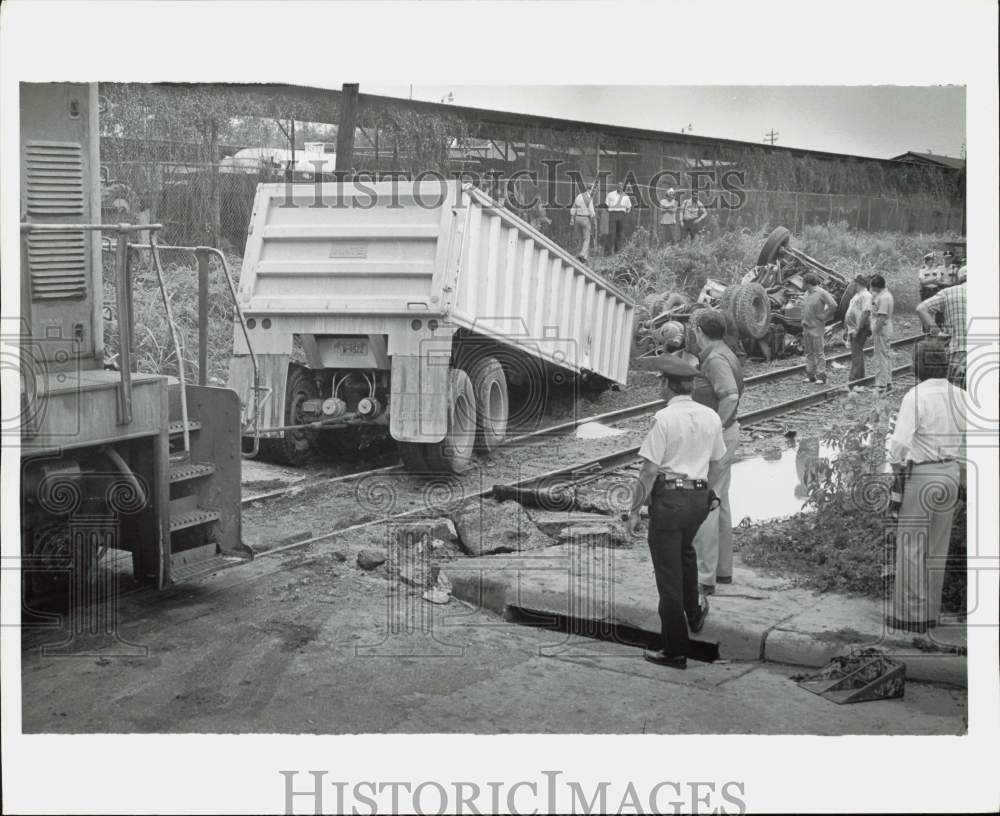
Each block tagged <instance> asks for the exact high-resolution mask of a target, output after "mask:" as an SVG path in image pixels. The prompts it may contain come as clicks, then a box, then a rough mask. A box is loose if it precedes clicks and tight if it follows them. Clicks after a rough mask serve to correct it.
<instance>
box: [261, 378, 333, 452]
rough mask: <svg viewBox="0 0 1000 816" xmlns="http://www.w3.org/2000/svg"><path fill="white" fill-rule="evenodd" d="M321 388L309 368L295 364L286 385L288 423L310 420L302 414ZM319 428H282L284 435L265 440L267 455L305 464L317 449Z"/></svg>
mask: <svg viewBox="0 0 1000 816" xmlns="http://www.w3.org/2000/svg"><path fill="white" fill-rule="evenodd" d="M318 396H319V392H318V391H317V390H316V383H315V382H313V378H312V376H311V375H310V372H309V369H307V368H303V367H302V366H297V365H295V366H291V367H290V368H289V370H288V386H287V387H286V388H285V425H301V424H303V423H305V422H307V421H308V418H306V417H305V416H304V415H303V414H302V406H303V404H304V403H305V401H306V400H311V399H316V398H317V397H318ZM316 434H317V431H315V430H314V429H311V428H296V429H295V430H289V431H282V432H281V436H280V437H277V438H269V439H266V440H264V439H262V440H261V452H262V454H263V455H264V458H267V459H271V460H273V461H275V462H278V463H279V464H283V465H291V466H292V467H301V466H302V465H304V464H305V463H306V462H308V461H309V460H310V459H311V458H312V456H313V453H314V446H315V444H316Z"/></svg>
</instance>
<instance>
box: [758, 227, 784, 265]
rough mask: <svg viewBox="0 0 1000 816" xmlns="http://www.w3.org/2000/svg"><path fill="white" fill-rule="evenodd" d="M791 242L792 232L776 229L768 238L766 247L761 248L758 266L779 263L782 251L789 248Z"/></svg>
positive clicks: (765, 243)
mask: <svg viewBox="0 0 1000 816" xmlns="http://www.w3.org/2000/svg"><path fill="white" fill-rule="evenodd" d="M791 240H792V233H791V231H789V230H788V229H786V228H785V227H776V228H775V229H774V230H773V231H772V232H771V234H770V235H768V236H767V239H766V240H765V241H764V246H762V247H761V248H760V255H758V256H757V266H766V265H767V264H771V263H774V262H775V261H777V260H778V255H779V254H780V252H781V250H782V249H784V248H785V247H786V246H788V243H789V241H791Z"/></svg>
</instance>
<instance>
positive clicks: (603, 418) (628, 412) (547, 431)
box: [242, 334, 923, 507]
mask: <svg viewBox="0 0 1000 816" xmlns="http://www.w3.org/2000/svg"><path fill="white" fill-rule="evenodd" d="M922 338H923V335H922V334H914V335H910V336H908V337H902V338H900V339H899V340H894V341H893V342H892V343H891V344H890V347H891V348H894V349H895V348H900V347H902V346H906V345H909V344H911V343H915V342H917V341H918V340H920V339H922ZM870 350H871V347H869V348H867V349H866V351H870ZM850 358H851V353H850V352H845V353H842V354H835V355H834V356H832V357H827V358H826V361H827V362H828V363H834V362H840V361H843V360H849V359H850ZM906 368H907V367H906V366H904V367H903V368H902V369H901V370H905V369H906ZM804 371H805V363H800V364H798V365H793V366H786V367H785V368H779V369H775V370H774V371H765V372H763V373H761V374H755V375H753V376H751V377H747V378H746V379H745V380H744V385H745V386H747V387H751V386H755V385H759V384H762V383H768V382H774V381H776V380H781V379H784V378H785V377H790V376H792V375H794V374H798V373H801V372H804ZM871 379H872V378H871V377H869V378H866V379H865V380H861V381H859V383H857V384H860V383H863V382H868V381H870V380H871ZM843 387H844V386H843V385H837V386H832V387H831V388H828V389H825V390H822V391H816V392H814V393H812V394H809V395H807V396H805V397H801V398H799V399H801V400H803V402H802V405H803V406H805V405H811V404H817V403H821V402H825V401H826V400H827V399H830V396H829V395H830V394H831V393H835V392H837V391H839V390H842V389H843ZM824 395H826V396H824ZM793 402H795V400H792V401H790V402H788V403H779V404H777V405H775V406H772V407H770V408H762V409H759V410H758V411H752V412H748V413H747V414H746V415H744V416H743V417H740V418H739V419H740V423H741V424H742V425H744V427H746V426H748V425H750V424H752V423H755V422H761V421H763V420H765V419H768V418H771V417H773V416H777V415H778V414H781V413H786V412H787V410H788V409H787V408H783V406H786V405H790V404H791V403H793ZM665 404H666V403H664V401H663V400H659V399H657V400H651V401H649V402H643V403H640V404H638V405H631V406H629V407H627V408H618V409H615V410H614V411H607V412H605V413H603V414H595V415H593V416H586V417H578V418H576V419H571V420H567V421H566V422H560V423H557V424H555V425H548V426H546V427H544V428H538V429H537V430H534V431H529V432H527V433H523V434H518V435H517V436H512V437H508V438H507V439H506V440H504V442H503V443H502V444H503V445H514V444H520V443H524V442H531V441H534V440H540V439H545V438H548V437H550V436H553V435H556V434H562V433H570V432H572V431H574V430H576V429H577V428H579V427H580V426H581V425H583V424H585V423H589V422H598V423H604V424H609V423H614V422H624V421H626V420H629V419H636V418H638V417H643V416H649V415H650V414H654V413H656V411H658V410H659V409H660V408H662V407H663V406H664V405H665ZM403 470H404V467H403V465H402V464H396V465H386V466H384V467H379V468H374V469H372V470H364V471H358V472H356V473H348V474H344V475H341V476H332V477H329V478H324V479H320V480H318V481H314V482H309V483H307V484H293V485H289V486H287V487H283V488H278V489H276V490H271V491H268V492H266V493H260V494H257V495H252V496H246V497H244V498H243V499H242V505H243V506H244V507H246V506H248V505H250V504H253V503H254V502H260V501H268V500H270V499H275V498H279V497H281V496H284V495H287V494H289V493H292V492H295V491H298V490H311V489H313V488H315V487H321V486H324V485H331V484H336V483H339V482H349V481H353V480H358V481H360V480H362V479H366V478H368V477H369V476H375V475H378V474H388V473H400V472H402V471H403Z"/></svg>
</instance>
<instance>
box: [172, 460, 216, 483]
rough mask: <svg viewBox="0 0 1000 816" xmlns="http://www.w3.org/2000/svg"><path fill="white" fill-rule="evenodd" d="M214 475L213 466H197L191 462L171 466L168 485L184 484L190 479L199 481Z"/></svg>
mask: <svg viewBox="0 0 1000 816" xmlns="http://www.w3.org/2000/svg"><path fill="white" fill-rule="evenodd" d="M213 473H215V465H198V464H193V463H191V462H184V463H181V464H176V465H174V464H172V465H171V466H170V484H176V483H178V482H186V481H189V480H190V479H201V478H202V477H204V476H211V475H212V474H213Z"/></svg>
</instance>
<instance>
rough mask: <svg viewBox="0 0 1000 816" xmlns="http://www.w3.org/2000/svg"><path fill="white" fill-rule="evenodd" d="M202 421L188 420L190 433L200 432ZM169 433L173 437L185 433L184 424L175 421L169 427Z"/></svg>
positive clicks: (180, 421) (178, 420)
mask: <svg viewBox="0 0 1000 816" xmlns="http://www.w3.org/2000/svg"><path fill="white" fill-rule="evenodd" d="M200 430H201V421H200V420H197V419H189V420H188V433H190V432H191V431H200ZM167 431H168V432H169V433H170V435H171V436H177V435H178V434H182V433H184V422H183V421H182V420H180V419H177V420H174V421H173V422H171V423H169V424H168V425H167Z"/></svg>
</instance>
